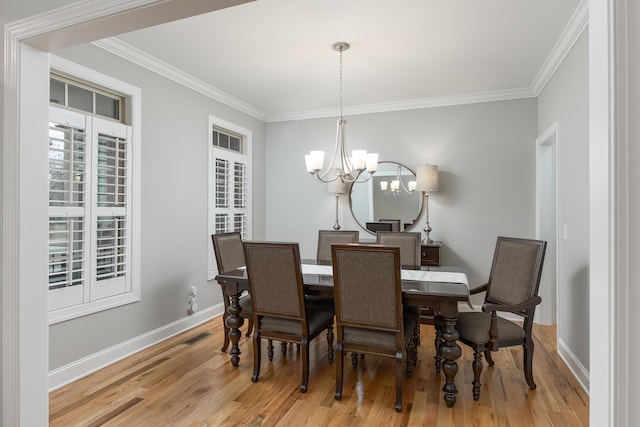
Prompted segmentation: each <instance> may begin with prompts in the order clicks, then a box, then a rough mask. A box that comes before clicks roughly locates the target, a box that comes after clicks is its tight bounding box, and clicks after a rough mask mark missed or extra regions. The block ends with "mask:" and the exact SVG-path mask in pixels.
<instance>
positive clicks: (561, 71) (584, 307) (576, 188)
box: [538, 31, 604, 370]
mask: <svg viewBox="0 0 640 427" xmlns="http://www.w3.org/2000/svg"><path fill="white" fill-rule="evenodd" d="M588 95H589V64H588V34H587V32H586V31H585V32H584V33H583V34H582V36H581V37H580V38H579V40H578V41H577V42H576V44H575V45H574V47H573V49H572V50H571V52H570V53H569V55H568V56H567V57H566V58H565V60H564V61H563V63H562V65H561V66H560V67H559V68H558V70H557V71H556V72H555V74H554V75H553V78H552V79H551V80H550V81H549V83H548V84H547V86H546V87H545V89H544V90H543V91H542V93H541V94H540V96H539V97H538V133H539V134H540V133H542V132H544V131H545V130H546V129H547V128H548V127H549V126H551V125H552V124H553V123H554V122H557V123H558V166H559V167H558V170H559V176H558V185H559V200H558V209H559V221H558V224H559V227H562V224H567V231H568V233H567V239H561V240H559V247H558V257H559V261H560V262H559V264H558V267H559V277H558V284H557V287H558V291H557V294H558V313H557V314H558V340H559V341H560V340H561V341H562V342H563V343H564V344H566V346H567V347H568V348H569V349H570V350H571V352H572V353H573V354H574V355H575V356H576V357H577V358H578V359H579V361H580V362H581V363H582V364H583V365H584V367H585V368H586V369H587V370H588V369H589V126H588V118H589V96H588ZM603 202H604V201H603ZM560 230H561V228H560ZM560 345H562V343H561V344H560Z"/></svg>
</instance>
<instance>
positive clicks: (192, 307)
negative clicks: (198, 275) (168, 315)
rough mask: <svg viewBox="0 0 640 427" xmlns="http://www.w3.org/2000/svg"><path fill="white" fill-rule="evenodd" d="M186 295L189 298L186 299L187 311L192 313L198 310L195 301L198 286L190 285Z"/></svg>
mask: <svg viewBox="0 0 640 427" xmlns="http://www.w3.org/2000/svg"><path fill="white" fill-rule="evenodd" d="M187 295H188V296H189V299H188V300H187V311H188V312H190V313H194V312H196V311H198V303H197V302H196V295H198V288H197V287H195V286H191V287H190V288H189V290H188V291H187Z"/></svg>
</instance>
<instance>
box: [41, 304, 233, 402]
mask: <svg viewBox="0 0 640 427" xmlns="http://www.w3.org/2000/svg"><path fill="white" fill-rule="evenodd" d="M223 312H224V305H223V304H222V303H219V304H216V305H214V306H212V307H209V308H207V309H205V310H202V311H199V312H197V313H194V314H192V315H191V316H187V317H183V318H182V319H180V320H177V321H175V322H172V323H169V324H167V325H163V326H161V327H160V328H157V329H154V330H152V331H149V332H147V333H144V334H142V335H139V336H137V337H135V338H132V339H130V340H127V341H124V342H121V343H119V344H116V345H114V346H112V347H109V348H106V349H104V350H102V351H99V352H97V353H94V354H92V355H89V356H87V357H83V358H82V359H79V360H76V361H74V362H72V363H69V364H68V365H65V366H62V367H60V368H57V369H53V370H51V371H50V372H49V391H53V390H56V389H58V388H60V387H63V386H65V385H67V384H69V383H72V382H73V381H76V380H78V379H80V378H82V377H85V376H87V375H89V374H91V373H93V372H96V371H98V370H100V369H102V368H104V367H106V366H109V365H111V364H113V363H115V362H117V361H119V360H122V359H124V358H125V357H128V356H131V355H132V354H135V353H137V352H139V351H142V350H144V349H145V348H148V347H151V346H152V345H155V344H158V343H160V342H162V341H164V340H167V339H169V338H171V337H173V336H175V335H178V334H180V333H182V332H185V331H188V330H189V329H191V328H194V327H196V326H198V325H200V324H202V323H205V322H208V321H209V320H211V319H213V318H215V317H217V316H220V315H222V313H223Z"/></svg>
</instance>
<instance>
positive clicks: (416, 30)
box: [97, 0, 587, 121]
mask: <svg viewBox="0 0 640 427" xmlns="http://www.w3.org/2000/svg"><path fill="white" fill-rule="evenodd" d="M586 15H587V12H586V5H584V4H583V2H581V0H561V1H559V0H535V1H525V0H483V1H478V0H447V1H443V0H401V1H396V2H391V1H388V0H258V1H255V2H249V3H246V4H242V5H239V6H235V7H231V8H228V9H224V10H220V11H216V12H213V13H209V14H204V15H199V16H195V17H192V18H187V19H183V20H179V21H175V22H171V23H168V24H163V25H159V26H156V27H151V28H147V29H144V30H140V31H135V32H132V33H127V34H123V35H120V36H118V38H117V39H109V40H104V41H102V42H97V45H98V46H102V47H105V48H108V49H110V50H111V51H113V52H115V53H120V54H122V55H123V56H125V55H127V54H128V56H129V57H132V56H135V57H137V58H139V59H138V60H139V61H143V62H144V63H145V65H146V66H150V68H152V69H153V68H154V67H155V68H156V69H157V70H160V71H159V72H161V73H162V74H165V75H167V76H170V77H172V78H174V79H175V80H178V81H182V82H185V81H186V82H189V83H188V84H190V85H192V86H197V87H200V88H206V90H205V92H210V93H211V94H213V96H214V97H217V98H219V99H221V100H223V101H225V100H226V101H229V102H227V103H230V104H234V106H236V107H237V108H238V107H239V108H240V109H241V110H245V111H247V112H249V114H252V115H253V116H256V117H258V118H260V119H262V120H266V121H277V120H287V119H292V118H304V117H324V116H333V115H336V113H337V111H338V105H339V70H340V67H339V53H338V52H336V51H334V50H333V49H332V48H331V46H332V44H333V43H334V42H337V41H346V42H348V43H349V44H350V45H351V48H350V49H349V50H347V51H345V52H344V54H343V64H344V66H343V78H344V90H343V92H344V93H343V100H344V109H345V115H348V114H349V113H357V112H373V111H389V110H398V109H407V108H420V107H424V106H431V105H451V104H455V103H460V102H474V101H475V102H478V101H482V100H493V99H511V98H518V97H528V96H529V97H530V96H535V95H537V92H539V90H540V89H541V88H542V87H543V86H544V84H545V83H546V79H548V76H550V75H551V73H552V72H553V70H554V69H555V68H554V67H555V65H557V63H558V62H559V61H560V60H561V59H562V55H563V52H566V50H567V49H568V48H570V47H571V46H570V45H571V43H572V42H573V40H575V37H577V35H578V34H579V32H580V31H582V29H584V27H585V26H586V21H587V18H586ZM125 52H126V54H125ZM141 58H143V59H141Z"/></svg>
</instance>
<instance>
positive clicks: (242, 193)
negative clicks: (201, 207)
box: [209, 117, 251, 279]
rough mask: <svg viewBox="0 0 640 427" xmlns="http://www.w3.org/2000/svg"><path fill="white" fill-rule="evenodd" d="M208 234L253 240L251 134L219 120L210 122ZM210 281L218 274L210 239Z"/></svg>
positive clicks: (213, 119) (214, 119) (212, 119)
mask: <svg viewBox="0 0 640 427" xmlns="http://www.w3.org/2000/svg"><path fill="white" fill-rule="evenodd" d="M209 135H210V141H209V200H210V202H209V234H218V233H226V232H230V231H238V232H240V233H241V234H242V238H243V239H249V238H251V227H250V225H251V218H250V217H251V215H250V214H251V206H250V204H251V193H250V170H251V168H250V155H249V154H250V147H251V132H250V131H248V130H246V129H242V128H239V127H238V126H235V125H233V124H231V123H228V122H225V121H223V120H220V119H216V118H213V117H212V118H211V119H210V123H209ZM209 255H210V256H209V279H213V277H214V276H215V273H216V265H215V259H214V255H213V244H212V243H211V239H209Z"/></svg>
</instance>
